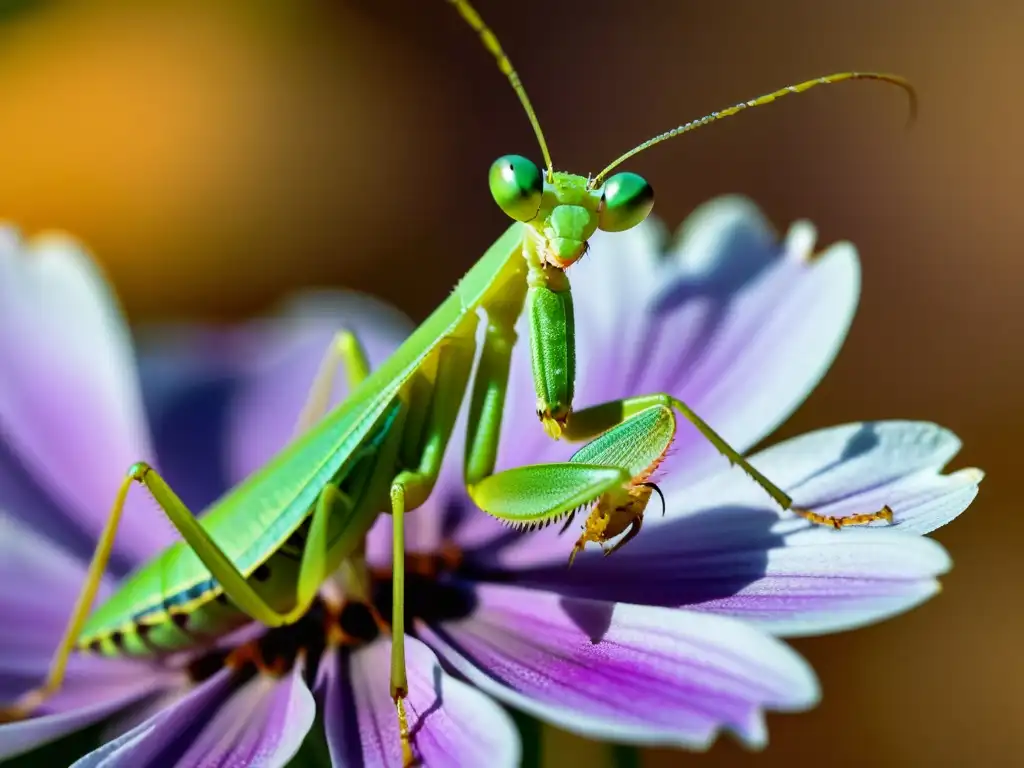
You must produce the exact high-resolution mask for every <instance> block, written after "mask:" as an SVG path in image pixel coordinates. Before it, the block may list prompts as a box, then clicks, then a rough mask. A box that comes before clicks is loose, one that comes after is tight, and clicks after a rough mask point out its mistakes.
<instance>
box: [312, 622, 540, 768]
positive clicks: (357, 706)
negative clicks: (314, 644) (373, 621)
mask: <svg viewBox="0 0 1024 768" xmlns="http://www.w3.org/2000/svg"><path fill="white" fill-rule="evenodd" d="M342 658H343V657H342V655H341V654H340V653H333V654H328V655H327V656H326V657H325V658H324V661H323V662H322V666H321V674H322V677H321V691H322V692H323V697H324V699H325V705H324V720H325V723H326V730H327V740H328V744H329V745H330V750H331V757H332V759H333V761H334V764H335V765H338V766H351V768H357V767H358V766H384V765H401V764H402V753H401V748H400V742H399V738H398V722H397V717H396V714H395V704H394V702H393V701H392V699H391V695H390V691H389V685H388V675H389V669H390V661H391V642H390V640H386V639H380V640H377V641H376V642H374V643H372V644H370V645H368V646H366V647H364V648H361V649H359V650H358V651H355V652H354V653H351V654H348V655H346V656H345V657H344V658H345V659H347V661H348V664H347V670H346V671H347V672H348V676H347V677H346V676H345V674H344V673H343V672H342V671H341V668H342V663H343V662H342ZM405 658H406V670H407V676H408V680H409V695H408V697H407V698H406V713H407V716H408V718H409V731H410V734H411V736H412V745H413V751H414V753H415V754H416V756H417V757H419V759H420V764H422V765H429V766H437V767H438V768H442V767H443V766H449V765H450V766H463V765H487V766H495V768H500V766H515V765H518V764H519V757H520V744H519V736H518V734H517V733H516V729H515V726H514V724H513V723H512V720H511V718H510V717H509V716H508V714H507V713H506V712H505V711H504V710H503V709H502V708H501V707H500V706H498V705H497V704H495V703H494V702H493V701H492V700H491V699H489V698H487V697H486V696H484V695H483V694H482V693H480V692H479V691H477V690H475V689H473V688H472V687H471V686H469V685H466V684H465V683H463V682H461V681H459V680H457V679H455V678H453V677H451V676H450V675H449V674H447V673H446V672H445V671H444V670H443V669H442V667H441V665H440V664H439V663H438V661H437V657H436V656H434V654H433V653H432V652H431V651H430V649H429V648H427V647H426V646H425V645H423V644H422V643H421V642H419V641H418V640H416V639H415V638H412V637H407V638H406V640H405Z"/></svg>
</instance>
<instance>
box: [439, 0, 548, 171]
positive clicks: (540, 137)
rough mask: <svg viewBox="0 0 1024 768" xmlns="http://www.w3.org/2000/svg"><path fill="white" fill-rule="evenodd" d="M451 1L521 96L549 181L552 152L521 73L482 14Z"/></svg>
mask: <svg viewBox="0 0 1024 768" xmlns="http://www.w3.org/2000/svg"><path fill="white" fill-rule="evenodd" d="M448 2H449V3H451V4H452V5H454V6H455V9H456V10H457V11H458V12H459V14H460V15H461V16H462V18H464V19H465V20H466V23H467V24H469V26H471V27H472V28H473V29H474V30H475V31H476V33H477V34H478V35H479V36H480V42H482V43H483V44H484V47H485V48H486V49H487V50H488V51H490V52H491V54H492V55H493V56H494V58H495V60H496V61H497V62H498V69H500V70H501V71H502V72H503V73H504V74H505V77H507V78H508V82H509V83H510V84H511V86H512V89H513V90H514V91H515V92H516V96H518V97H519V101H520V103H522V105H523V109H524V110H526V116H527V117H528V118H529V120H530V125H532V126H533V132H534V133H535V134H536V135H537V143H538V144H540V152H541V154H542V155H543V156H544V164H545V165H546V166H547V177H548V181H552V180H553V176H552V174H553V173H554V171H555V168H554V166H553V165H552V164H551V153H550V152H548V145H547V142H546V141H544V132H543V131H541V129H540V121H539V120H537V113H536V112H534V111H533V105H532V104H530V97H529V96H527V95H526V89H525V88H524V87H523V82H522V81H521V80H520V79H519V74H518V73H517V72H516V71H515V69H513V67H512V62H511V61H510V60H509V58H508V56H506V55H505V51H503V50H502V49H501V43H499V42H498V37H497V36H496V35H495V34H494V32H492V31H491V28H490V27H488V26H487V25H486V24H485V23H484V20H483V19H482V18H480V14H479V13H477V12H476V9H475V8H473V6H472V5H470V4H469V3H468V2H467V0H448Z"/></svg>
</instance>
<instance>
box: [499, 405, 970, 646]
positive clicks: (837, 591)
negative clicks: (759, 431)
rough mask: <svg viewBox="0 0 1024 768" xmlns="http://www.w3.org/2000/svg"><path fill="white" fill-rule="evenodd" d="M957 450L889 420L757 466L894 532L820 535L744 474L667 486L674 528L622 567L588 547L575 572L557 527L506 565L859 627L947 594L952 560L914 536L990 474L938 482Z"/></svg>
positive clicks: (526, 579)
mask: <svg viewBox="0 0 1024 768" xmlns="http://www.w3.org/2000/svg"><path fill="white" fill-rule="evenodd" d="M958 447H959V442H958V441H957V440H956V438H955V437H954V436H953V435H952V434H951V433H949V432H948V431H946V430H943V429H941V428H939V427H936V426H935V425H932V424H924V423H915V422H882V423H879V424H872V425H864V424H861V425H849V426H844V427H837V428H834V429H831V430H823V431H821V432H816V433H812V434H810V435H804V436H802V437H799V438H795V439H793V440H789V441H787V442H785V443H782V444H780V445H778V446H775V447H773V448H769V449H768V450H766V451H764V452H762V453H760V454H758V455H756V456H754V457H753V458H752V459H751V461H752V463H753V464H754V465H755V466H756V467H758V469H760V470H761V471H762V472H763V473H765V474H766V475H767V476H768V477H770V478H772V479H773V480H776V481H778V482H780V483H781V485H782V487H783V489H784V490H786V491H787V492H790V493H792V494H793V496H794V498H795V500H796V503H797V504H799V505H801V506H809V507H812V508H814V509H815V510H816V511H817V512H819V513H821V514H824V515H835V516H844V515H848V514H855V513H863V512H872V511H877V510H878V509H880V508H881V507H882V505H884V504H888V505H889V506H890V507H891V508H892V509H893V510H894V515H895V522H896V524H895V525H893V526H890V525H887V524H885V523H875V524H872V525H871V526H869V527H865V528H845V529H843V530H841V531H834V530H831V529H828V528H822V527H820V526H811V525H810V524H809V523H807V522H806V521H804V520H802V519H800V518H796V517H794V516H793V515H791V514H789V513H782V512H781V511H780V510H779V509H778V508H777V507H775V506H774V504H773V503H772V502H771V501H770V500H769V499H768V497H767V496H766V494H765V493H764V492H763V491H762V490H761V489H760V488H759V487H758V486H756V485H755V484H754V483H753V482H752V481H750V480H749V478H747V477H746V476H745V475H744V474H743V473H742V472H741V471H740V470H738V469H737V470H732V471H729V472H725V473H722V474H720V475H718V476H715V477H713V478H711V479H709V480H707V481H706V482H704V483H701V484H699V485H697V486H695V487H692V488H687V487H686V486H685V485H684V484H683V483H676V482H674V481H673V479H672V478H671V477H669V478H667V479H666V480H665V481H664V483H663V488H664V491H665V494H666V501H667V506H668V515H667V516H666V518H665V519H664V520H662V518H660V517H658V516H656V515H648V517H647V518H646V519H645V523H644V530H643V531H642V532H641V535H640V536H638V537H637V539H636V540H635V541H633V542H631V543H630V544H629V545H628V546H626V547H623V548H622V550H620V551H619V552H616V553H615V555H614V556H612V557H610V558H607V559H605V558H602V557H600V555H599V554H598V553H597V552H596V551H594V550H590V551H587V552H584V554H583V555H582V556H580V557H578V558H577V560H576V563H575V565H574V566H573V568H572V569H571V570H569V569H566V568H565V567H564V565H563V563H564V559H563V558H564V557H565V555H564V552H565V551H566V549H567V547H568V546H570V543H569V541H568V540H567V539H569V538H570V537H568V536H566V537H562V540H558V539H557V537H555V536H553V535H552V534H549V533H548V532H546V531H545V532H542V533H541V534H540V535H538V536H537V537H535V539H534V540H531V539H528V538H524V539H523V540H521V541H517V542H516V543H515V544H514V545H513V546H510V547H508V548H507V549H506V550H505V551H502V552H500V553H499V554H498V558H499V559H500V562H501V564H502V565H503V567H504V568H507V569H512V570H514V571H516V578H517V579H518V580H520V581H521V582H523V583H526V584H533V585H537V586H543V587H546V588H549V589H553V590H556V591H558V592H561V593H564V594H571V595H576V596H583V597H597V596H600V597H603V598H605V599H616V600H623V601H630V602H642V603H651V604H655V605H666V606H680V607H686V608H691V609H694V610H701V611H712V612H715V613H720V614H725V615H729V616H735V617H738V618H742V619H744V620H747V621H753V622H757V623H758V624H760V625H761V626H763V627H764V628H765V629H767V630H769V631H771V632H773V633H777V634H784V635H807V634H818V633H823V632H834V631H838V630H841V629H848V628H851V627H856V626H861V625H864V624H868V623H872V622H875V621H879V620H881V619H883V618H887V617H889V616H892V615H893V614H896V613H900V612H902V611H905V610H908V609H910V608H912V607H914V606H916V605H918V604H919V603H921V602H923V601H924V600H926V599H927V598H928V597H930V596H932V595H933V594H935V593H936V592H937V591H938V582H937V580H936V579H937V577H938V576H940V575H941V574H943V573H945V572H946V571H947V570H948V569H949V565H950V563H949V557H948V556H947V555H946V553H945V551H944V550H943V549H942V547H941V546H939V545H938V544H937V543H935V542H934V541H931V540H928V539H924V538H920V537H917V536H913V535H910V534H912V533H917V532H919V531H921V530H930V529H931V528H932V527H935V526H936V525H940V524H941V523H942V522H944V521H945V520H948V519H951V518H952V517H955V516H956V515H957V514H959V513H960V512H961V511H962V510H963V509H964V508H966V507H967V505H968V504H969V503H970V501H971V499H973V498H974V495H975V493H976V492H977V483H978V481H979V480H980V473H979V472H977V471H976V470H974V471H972V470H961V471H960V472H957V473H954V474H952V475H943V474H940V473H939V472H940V469H941V467H942V466H943V465H944V464H945V463H946V462H948V461H949V459H950V458H951V457H952V455H953V453H955V452H956V449H957V448H958ZM558 544H561V550H559V549H558Z"/></svg>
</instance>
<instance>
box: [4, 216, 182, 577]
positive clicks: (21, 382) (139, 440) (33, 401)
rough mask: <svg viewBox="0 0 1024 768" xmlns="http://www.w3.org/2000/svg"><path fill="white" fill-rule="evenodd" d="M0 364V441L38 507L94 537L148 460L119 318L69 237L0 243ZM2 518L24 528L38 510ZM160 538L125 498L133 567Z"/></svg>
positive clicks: (151, 515)
mask: <svg viewBox="0 0 1024 768" xmlns="http://www.w3.org/2000/svg"><path fill="white" fill-rule="evenodd" d="M0 364H2V367H3V371H4V375H3V376H2V377H0V431H2V434H3V437H4V439H6V441H7V442H8V444H9V445H10V446H11V448H12V450H13V452H14V454H15V455H16V456H17V458H18V459H19V460H20V461H21V462H22V463H23V465H24V466H25V467H26V468H27V470H28V471H30V472H31V473H32V475H33V476H34V477H35V478H36V480H37V481H38V482H39V484H40V485H41V486H42V487H43V488H45V490H46V491H47V492H48V493H49V494H51V495H52V497H53V498H54V499H55V500H56V501H57V502H58V504H57V506H56V507H53V508H50V509H48V510H45V511H49V512H51V513H52V511H53V509H57V508H59V510H61V511H63V512H64V513H65V514H66V519H65V524H66V525H70V526H72V527H77V528H79V529H80V530H81V531H83V532H84V533H85V534H86V535H87V538H88V539H89V540H95V539H96V538H98V536H99V532H100V530H101V529H102V527H103V524H104V523H105V522H106V518H107V515H108V513H109V511H110V506H111V504H112V502H113V500H114V496H115V494H116V491H117V488H118V485H119V483H120V482H121V480H122V478H123V477H124V474H125V472H126V471H127V470H128V468H129V467H130V466H131V465H132V464H133V463H134V462H137V461H150V462H154V463H155V460H154V456H153V450H152V448H151V446H150V443H149V434H148V430H147V426H146V420H145V414H144V413H143V409H142V404H141V398H140V396H139V388H138V382H137V379H136V372H135V361H134V357H133V352H132V344H131V339H130V337H129V334H128V331H127V329H126V327H125V325H124V320H123V318H122V316H121V313H120V310H119V308H118V306H117V303H116V300H115V298H114V296H113V295H112V294H111V293H110V291H109V289H108V288H107V286H106V284H105V283H104V280H103V278H102V276H101V275H100V273H99V272H98V271H97V269H96V267H95V265H94V264H93V263H92V262H91V261H90V260H89V259H88V257H87V256H86V255H85V254H84V253H83V252H82V250H81V249H80V247H79V246H78V245H77V244H76V243H74V242H73V241H72V240H70V239H69V238H66V237H64V236H61V235H48V236H44V237H40V238H38V239H36V240H35V241H33V242H32V243H31V244H30V245H29V246H28V247H27V248H26V247H24V246H21V245H20V244H19V243H18V242H17V241H16V240H14V239H12V238H10V237H6V238H4V239H3V240H2V241H0ZM11 511H12V512H13V513H14V514H17V515H19V516H21V517H23V518H24V519H27V520H29V521H31V520H32V515H33V514H41V513H43V512H44V509H39V510H11ZM171 540H172V532H171V527H170V524H169V523H167V522H166V521H165V520H163V519H162V517H161V515H160V513H159V511H158V510H157V509H155V508H154V505H153V504H152V503H147V502H146V500H145V499H144V498H142V494H131V495H130V496H129V502H128V509H127V510H126V511H125V514H124V518H123V521H122V524H121V531H120V534H119V535H118V537H117V541H116V543H115V547H116V550H117V551H118V552H119V553H121V554H122V555H123V556H125V557H127V558H129V559H130V560H132V561H140V560H142V559H144V558H146V557H147V556H149V555H152V554H153V553H154V552H156V551H157V550H158V549H160V548H161V547H162V546H164V545H166V544H167V543H168V542H169V541H171Z"/></svg>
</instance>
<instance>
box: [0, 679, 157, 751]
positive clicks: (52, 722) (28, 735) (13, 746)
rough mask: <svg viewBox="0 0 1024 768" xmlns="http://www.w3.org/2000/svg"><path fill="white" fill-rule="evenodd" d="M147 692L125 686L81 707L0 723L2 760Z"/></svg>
mask: <svg viewBox="0 0 1024 768" xmlns="http://www.w3.org/2000/svg"><path fill="white" fill-rule="evenodd" d="M146 693H147V691H145V690H142V691H138V690H130V689H126V690H125V691H124V692H123V694H122V695H121V696H119V697H114V698H102V699H101V698H99V697H97V700H96V701H95V702H94V703H92V704H90V705H88V706H84V707H80V708H78V709H72V710H69V711H64V712H59V713H56V714H52V715H43V716H42V717H34V718H32V719H30V720H23V721H21V722H16V723H8V724H5V725H0V760H5V759H8V758H11V757H17V756H18V755H21V754H24V753H25V752H29V751H30V750H33V749H35V748H36V747H38V746H41V745H42V744H47V743H49V742H51V741H56V740H57V739H59V738H60V737H62V736H65V735H67V734H69V733H73V732H75V731H77V730H80V729H82V728H85V727H87V726H89V725H92V724H93V723H96V722H99V721H100V720H102V719H103V718H105V717H107V716H109V715H111V714H113V713H114V712H116V711H117V710H119V709H121V708H122V707H124V706H126V705H127V704H130V703H131V702H132V701H135V700H137V699H138V698H140V697H141V696H143V695H145V694H146Z"/></svg>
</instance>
